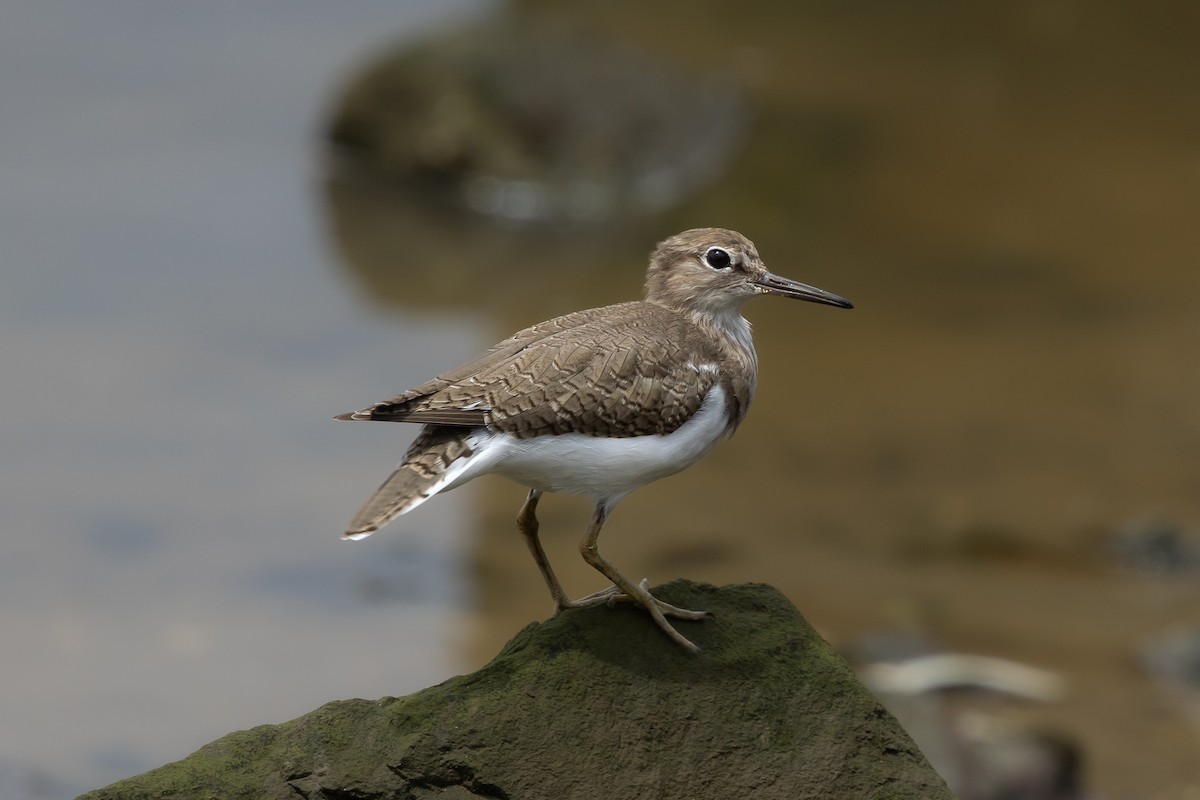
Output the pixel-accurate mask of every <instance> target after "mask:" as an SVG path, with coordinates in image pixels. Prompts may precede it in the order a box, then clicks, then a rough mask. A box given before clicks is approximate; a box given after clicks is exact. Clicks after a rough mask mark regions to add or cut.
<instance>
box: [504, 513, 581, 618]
mask: <svg viewBox="0 0 1200 800" xmlns="http://www.w3.org/2000/svg"><path fill="white" fill-rule="evenodd" d="M541 496H542V493H541V492H540V491H538V490H537V489H530V490H529V496H528V497H526V498H525V505H523V506H521V511H520V512H519V513H518V514H517V528H518V529H520V531H521V535H522V536H524V537H525V544H527V545H528V546H529V552H530V553H532V554H533V560H534V561H536V562H537V566H538V569H539V570H541V573H542V578H543V579H544V580H545V581H546V586H547V587H549V589H550V596H551V597H553V598H554V613H555V614H557V613H558V612H560V611H562V610H563V609H564V608H570V606H571V598H569V597H567V593H566V592H564V591H563V588H562V584H561V583H559V582H558V578H557V577H555V575H554V570H553V569H552V568H551V567H550V559H548V558H546V551H545V550H543V549H542V542H541V540H540V539H538V519H537V504H538V498H540V497H541Z"/></svg>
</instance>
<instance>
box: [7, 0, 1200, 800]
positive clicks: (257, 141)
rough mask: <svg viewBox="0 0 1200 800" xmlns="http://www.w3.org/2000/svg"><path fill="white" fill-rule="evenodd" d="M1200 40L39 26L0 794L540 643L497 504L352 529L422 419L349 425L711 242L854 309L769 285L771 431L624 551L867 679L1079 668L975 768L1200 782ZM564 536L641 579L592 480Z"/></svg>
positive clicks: (982, 18) (1174, 6)
mask: <svg viewBox="0 0 1200 800" xmlns="http://www.w3.org/2000/svg"><path fill="white" fill-rule="evenodd" d="M497 8H503V9H505V10H506V12H505V13H504V14H500V15H493V14H492V13H491V12H493V11H495V9H497ZM1197 33H1200V15H1198V14H1197V12H1196V11H1195V10H1194V7H1193V6H1192V5H1190V4H1187V3H1182V2H1180V3H1171V2H1163V3H1157V4H1153V5H1148V6H1140V7H1136V8H1135V7H1134V6H1132V5H1129V4H1122V3H1118V2H1102V3H1084V2H1077V1H1075V0H1051V2H1032V1H1030V2H1019V3H1010V4H1003V5H995V6H990V7H985V6H971V7H966V6H959V5H956V4H950V3H937V2H935V3H923V4H919V5H913V4H903V5H897V4H884V3H862V4H853V5H849V4H842V3H832V2H802V3H773V2H751V3H741V4H737V5H736V6H729V5H727V4H723V3H717V2H702V3H683V2H662V3H657V4H653V5H650V4H644V3H643V4H637V3H624V2H616V3H614V2H604V3H601V2H583V3H578V4H572V5H571V6H569V7H565V6H561V5H559V4H553V3H548V2H540V1H536V0H531V1H530V2H523V3H515V4H512V5H510V6H498V5H495V4H483V3H479V2H467V0H460V1H456V2H452V3H448V2H407V3H400V4H396V3H385V2H363V3H355V4H352V5H339V6H331V5H321V4H316V3H309V2H301V3H289V4H282V3H261V4H254V5H248V4H236V3H229V2H224V1H223V0H219V1H217V2H209V3H205V4H191V5H170V6H167V5H163V4H155V3H151V2H145V1H142V2H134V0H114V1H113V2H109V3H105V4H89V3H82V2H37V3H35V2H21V1H20V0H18V2H11V3H8V4H7V5H6V7H5V9H4V12H3V24H0V66H2V67H3V69H0V97H3V98H4V100H5V112H4V114H3V115H2V116H0V175H2V176H3V182H2V183H0V246H2V248H3V249H2V252H3V261H2V263H0V275H2V276H3V277H2V281H3V284H2V286H0V333H2V336H0V368H2V369H3V376H4V381H3V386H4V389H3V396H4V398H5V406H4V409H5V411H6V413H5V415H4V417H3V420H2V421H0V443H2V444H3V449H2V453H3V456H2V458H0V470H2V472H3V480H2V481H0V487H2V488H0V492H2V493H3V494H2V495H0V499H2V504H3V505H2V508H3V514H4V516H3V521H4V530H3V536H2V537H0V635H2V636H3V640H4V643H5V646H4V647H3V649H2V650H0V674H2V675H3V677H4V679H5V680H4V681H3V688H0V719H3V721H4V722H3V724H2V725H0V794H2V795H3V796H4V797H14V798H19V799H20V798H26V797H28V798H40V797H44V798H60V797H69V796H72V795H73V794H75V793H77V792H78V791H82V790H83V789H86V788H91V787H94V786H98V785H101V784H103V783H106V782H108V781H111V780H114V779H117V778H120V777H123V776H126V775H130V774H134V773H137V772H140V771H143V770H145V769H148V768H151V767H153V766H156V765H158V764H159V763H162V762H164V761H167V760H170V759H174V758H177V757H181V756H183V755H185V754H186V753H188V752H190V751H191V750H193V749H195V748H196V747H198V746H199V745H201V744H203V743H204V742H206V741H209V740H211V739H213V738H215V737H217V736H219V735H221V734H224V733H226V732H228V731H230V730H233V729H236V728H244V727H249V726H252V725H256V724H260V723H266V722H273V721H280V720H283V719H287V718H290V717H293V716H297V715H299V714H301V713H303V712H305V711H308V710H310V709H311V708H314V707H316V706H317V705H319V704H320V703H322V702H324V701H326V700H330V699H335V698H346V697H352V696H359V697H378V696H383V695H395V694H403V693H407V692H410V691H413V690H416V689H418V688H421V687H422V686H425V685H428V684H430V683H434V682H437V681H438V680H440V679H442V678H444V677H446V676H448V675H449V674H452V673H457V672H463V671H466V670H469V669H472V668H474V667H476V666H478V665H479V664H480V663H482V662H483V661H485V660H486V659H488V658H490V657H491V655H493V654H494V653H495V652H496V650H497V649H498V648H499V646H500V645H501V644H502V643H503V642H504V641H505V640H507V639H508V638H509V637H510V636H511V635H512V634H513V633H515V632H516V631H517V630H518V629H519V628H520V627H521V626H522V625H524V624H526V623H528V622H530V621H533V620H536V619H540V618H542V617H544V616H545V614H546V613H547V611H548V606H549V602H548V599H547V597H546V596H545V589H544V587H543V586H542V585H541V583H540V580H539V579H538V578H537V575H536V572H535V570H534V568H533V566H532V564H531V563H529V559H528V555H527V554H526V552H525V549H524V547H523V545H521V544H520V543H519V542H518V537H517V536H516V535H515V530H514V529H513V521H512V520H513V516H514V515H515V512H516V510H517V508H518V506H519V504H520V501H521V497H522V490H521V489H519V488H518V487H515V486H513V485H511V484H507V483H505V482H504V481H502V480H499V479H497V480H486V481H480V482H478V484H477V485H476V484H473V485H471V486H469V487H464V488H463V489H460V490H456V492H455V493H454V495H451V496H449V497H448V498H440V499H439V500H437V501H434V502H431V503H429V504H427V505H426V506H423V507H422V508H421V509H419V510H418V511H416V512H414V513H413V514H411V515H409V516H406V517H404V518H403V519H401V520H400V521H398V522H397V523H395V525H394V526H393V527H392V528H390V529H388V530H387V531H386V532H384V533H382V534H380V535H378V536H376V537H372V538H371V539H368V540H366V541H364V542H361V543H357V544H348V543H341V542H339V541H338V540H337V535H338V533H339V532H340V530H341V528H342V526H343V525H344V524H345V522H346V520H347V519H348V518H349V516H350V515H351V514H352V513H353V512H354V510H355V509H356V508H357V507H358V504H359V503H360V502H361V501H362V500H364V499H365V497H366V496H367V494H368V493H369V492H370V491H371V489H372V488H374V486H375V485H376V484H377V483H378V482H379V481H380V480H382V479H383V478H384V477H385V476H386V474H387V472H388V470H389V469H390V467H391V466H392V464H393V463H394V462H395V460H396V459H397V458H398V457H399V455H400V453H401V451H402V449H403V447H404V445H405V443H406V442H407V440H408V438H410V437H411V435H412V432H411V431H408V430H405V429H404V426H383V425H378V426H373V425H365V424H363V425H353V426H351V425H342V424H337V423H334V422H332V421H331V420H330V419H329V418H330V417H331V416H332V415H333V414H335V413H338V412H340V411H345V410H349V409H352V408H357V407H360V406H362V405H365V404H367V403H370V402H373V401H376V400H379V399H382V398H384V397H387V396H389V395H390V394H393V393H395V392H396V391H399V390H401V389H403V388H406V387H408V386H410V385H413V384H415V383H418V382H420V381H421V380H424V379H425V378H428V377H429V376H431V375H432V374H433V373H435V372H436V371H438V370H439V369H441V368H444V367H448V366H450V365H453V364H456V363H459V362H461V361H462V360H464V359H466V358H468V357H470V356H471V355H473V354H474V353H475V352H476V351H478V350H479V349H481V348H483V347H485V346H487V345H489V344H490V343H492V342H493V341H494V340H496V339H499V338H501V337H503V336H505V335H507V334H508V333H510V332H511V331H512V330H514V329H516V328H518V327H521V326H524V325H527V324H529V323H530V322H533V321H536V320H539V319H543V318H546V317H549V316H552V315H555V314H559V313H564V312H567V311H570V310H573V309H576V308H581V307H585V306H591V305H601V304H604V303H609V302H617V301H620V300H624V299H629V298H630V297H635V296H637V294H638V293H639V291H640V285H641V278H642V266H643V264H644V259H645V255H646V253H647V252H648V251H649V249H650V248H651V247H652V245H653V243H654V242H655V241H657V240H658V239H660V238H663V237H664V236H666V235H669V234H670V233H673V232H675V231H678V230H681V229H684V228H688V227H695V226H701V225H721V226H727V227H733V228H737V229H739V230H741V231H742V232H744V233H746V234H747V235H749V236H750V237H751V238H753V239H754V240H755V241H756V242H757V244H758V245H759V249H760V251H761V252H762V254H763V256H764V258H765V259H766V261H767V263H768V265H769V266H770V267H771V268H772V269H773V270H774V271H776V272H778V273H780V274H783V275H787V276H789V277H793V278H796V279H799V280H803V281H806V282H811V283H813V284H816V285H818V286H822V287H824V288H827V289H829V290H832V291H835V292H838V293H840V294H843V295H845V296H847V297H850V298H851V299H853V300H854V301H855V303H856V305H857V308H856V309H855V310H854V311H853V312H848V313H827V312H828V310H827V309H820V308H816V307H813V306H803V307H801V306H799V305H798V304H789V303H784V302H769V301H765V300H764V301H761V303H756V304H751V305H750V306H749V307H748V308H747V315H748V316H749V317H750V318H751V320H752V321H753V322H754V323H755V336H756V342H757V344H758V349H759V355H760V361H761V377H760V389H759V394H758V397H757V398H756V401H755V402H756V405H755V408H754V410H753V411H752V413H751V414H750V416H749V418H748V420H747V422H746V423H745V425H744V426H743V427H742V429H741V430H740V431H739V433H738V436H737V437H736V438H735V439H733V440H732V441H731V442H729V443H728V444H725V445H722V446H721V447H720V448H719V449H718V450H717V451H716V452H714V453H713V454H712V455H711V456H710V457H709V458H708V459H706V460H705V461H703V462H702V463H701V464H700V465H698V466H697V467H696V468H694V469H692V470H689V471H688V472H687V473H685V474H683V475H680V476H678V477H675V478H672V479H670V480H667V481H664V482H662V483H661V484H656V485H655V486H654V487H650V488H647V489H645V490H643V491H641V492H639V493H636V494H635V495H634V496H632V497H630V498H629V499H628V500H627V501H626V502H625V503H623V504H622V506H621V508H620V510H619V511H618V512H617V513H616V514H615V515H614V517H613V519H612V520H611V521H610V523H609V525H608V526H607V527H606V529H605V535H604V538H603V539H602V541H601V546H602V547H603V548H604V549H605V552H606V554H607V555H608V557H609V558H610V559H612V560H613V561H615V562H616V563H619V564H621V565H622V567H623V568H624V569H625V570H626V571H627V573H628V574H631V575H636V576H637V577H639V578H640V577H641V576H642V575H646V576H648V577H650V579H651V581H652V582H655V583H657V582H660V581H666V580H669V579H671V578H674V577H677V576H680V575H684V576H687V577H690V578H695V579H700V580H707V581H711V582H714V583H726V582H733V581H765V582H769V583H772V584H775V585H776V586H778V587H780V588H781V589H782V590H783V591H784V592H785V593H786V594H787V595H788V596H789V597H790V598H791V599H792V600H793V601H794V602H795V603H796V604H797V606H798V607H799V608H800V609H801V611H802V612H803V613H804V614H805V615H806V616H807V617H808V618H809V619H810V620H811V621H812V622H813V623H814V624H816V625H817V626H818V628H819V629H820V630H821V631H822V632H823V633H824V634H825V635H826V636H827V637H828V638H829V639H830V640H831V641H832V642H833V643H834V644H835V645H837V646H839V647H842V648H843V649H844V650H845V651H846V652H847V653H855V652H857V653H860V654H861V653H864V652H868V651H869V652H870V653H872V656H871V657H872V658H884V659H886V658H887V657H888V656H887V655H886V653H885V655H883V656H880V655H879V654H880V650H881V648H880V646H879V642H881V641H887V642H893V643H894V642H902V643H904V644H900V645H895V646H892V645H889V646H888V647H884V648H882V649H883V650H884V651H886V652H890V653H891V654H892V655H893V656H894V655H895V654H896V653H897V652H898V651H901V650H904V649H905V648H906V647H907V648H910V649H911V648H912V647H913V642H918V641H919V642H920V643H921V644H920V647H919V648H917V649H924V648H941V649H944V650H948V651H951V652H960V653H972V654H979V655H986V656H991V657H995V658H1000V659H1011V660H1012V661H1015V662H1018V663H1021V664H1025V665H1029V666H1034V667H1038V668H1041V669H1044V670H1047V671H1049V672H1050V673H1052V674H1053V675H1054V676H1056V679H1057V680H1058V681H1059V683H1056V684H1055V686H1061V687H1062V691H1061V692H1056V693H1054V697H1049V696H1046V697H1043V698H1041V699H1037V700H1029V699H1027V700H1024V701H1009V700H1005V701H1003V702H991V701H989V702H987V703H984V704H983V705H971V704H967V705H968V706H969V707H967V708H965V709H959V708H957V707H956V708H955V709H954V711H953V713H951V711H949V710H946V709H943V708H941V707H940V706H939V707H938V709H937V714H935V715H932V716H934V717H936V719H935V722H934V723H933V724H936V725H941V726H942V727H943V728H944V730H942V731H941V732H940V734H939V736H938V737H936V738H931V739H929V740H927V741H926V742H925V743H923V744H924V746H926V748H927V750H931V749H933V748H934V747H935V745H936V743H937V742H941V743H943V744H944V743H947V742H948V743H949V744H946V747H945V749H946V750H947V751H948V754H947V752H939V753H938V756H939V758H944V759H947V760H946V761H945V762H942V763H939V766H940V767H941V768H943V770H944V771H956V776H957V775H958V773H962V774H963V775H966V774H967V773H970V772H971V771H972V769H973V770H974V771H975V772H976V773H979V772H981V771H982V768H980V767H978V766H977V765H975V764H973V763H971V764H967V766H964V764H965V763H966V762H965V761H964V760H963V759H962V758H959V756H961V752H959V751H962V752H965V751H967V750H968V749H969V748H970V747H972V746H973V745H974V744H976V743H978V742H979V741H983V740H989V737H991V740H995V739H997V737H999V738H1003V735H1005V732H1006V731H1014V730H1015V731H1018V732H1021V733H1023V734H1027V735H1028V736H1029V737H1033V738H1037V737H1041V739H1039V741H1042V740H1044V741H1051V742H1054V743H1055V745H1054V747H1055V748H1058V747H1059V745H1060V744H1061V745H1062V748H1061V749H1062V751H1063V752H1068V753H1070V754H1072V756H1071V758H1075V757H1076V756H1078V758H1077V759H1076V761H1077V763H1076V761H1071V764H1070V767H1071V769H1072V770H1073V778H1072V780H1073V781H1075V782H1077V783H1080V784H1082V785H1086V786H1088V787H1091V789H1092V790H1093V791H1096V792H1098V793H1100V794H1102V795H1103V796H1105V797H1112V798H1141V797H1151V798H1183V797H1188V796H1192V795H1189V794H1188V792H1192V793H1193V794H1194V792H1196V791H1197V786H1200V767H1197V764H1200V701H1198V700H1197V688H1196V683H1197V679H1196V675H1200V644H1197V642H1198V641H1200V583H1198V582H1197V576H1198V575H1200V534H1198V533H1197V531H1198V530H1200V478H1198V476H1200V472H1198V469H1197V467H1198V465H1200V403H1198V402H1197V398H1198V397H1200V370H1197V369H1196V366H1195V362H1196V356H1195V354H1196V353H1197V352H1198V351H1200V314H1198V313H1197V308H1200V270H1198V269H1197V258H1198V256H1197V254H1198V253H1200V226H1197V225H1196V224H1195V221H1196V219H1198V218H1200V83H1197V81H1196V80H1195V77H1194V76H1195V75H1196V74H1200V51H1197V50H1196V48H1195V46H1194V42H1195V36H1196V34H1197ZM760 305H761V307H760ZM542 508H543V513H542V530H543V534H544V537H545V539H546V543H547V548H548V549H549V551H550V556H551V558H552V560H554V561H555V565H556V568H557V570H558V572H559V574H560V577H562V579H563V580H564V583H566V584H567V585H568V586H569V587H570V590H572V591H574V592H577V593H579V594H583V593H586V592H588V591H592V590H594V589H597V588H600V582H599V580H598V576H595V575H594V574H592V573H591V572H590V570H589V569H588V568H587V567H586V565H584V564H582V562H581V561H580V560H579V559H578V557H577V555H576V552H575V539H576V537H577V535H578V533H579V532H580V531H581V530H582V527H583V524H584V522H585V520H586V517H587V505H586V503H585V502H583V501H580V500H578V499H572V498H547V500H546V501H544V504H543V507H542ZM866 645H870V646H866ZM889 648H890V649H889ZM926 716H927V717H928V716H930V715H928V714H927V715H926ZM998 732H999V733H998ZM972 752H975V751H974V750H973V751H972ZM956 758H957V759H958V760H957V761H955V759H956ZM1067 760H1068V761H1070V759H1067ZM964 780H965V779H964ZM1072 785H1074V784H1072ZM956 788H958V789H959V791H960V793H961V794H962V796H964V797H967V796H968V794H967V791H968V790H967V789H965V788H961V787H956ZM983 791H984V790H979V791H978V792H977V793H975V794H973V795H971V796H974V797H984V796H986V795H985V794H983ZM1063 791H1064V793H1063V794H1061V795H1056V796H1063V797H1066V796H1078V795H1067V794H1066V793H1065V792H1066V790H1065V789H1064V790H1063ZM1006 796H1024V797H1033V796H1034V795H1033V794H1032V793H1026V794H1024V795H1006Z"/></svg>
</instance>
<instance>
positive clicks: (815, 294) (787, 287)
mask: <svg viewBox="0 0 1200 800" xmlns="http://www.w3.org/2000/svg"><path fill="white" fill-rule="evenodd" d="M754 284H755V285H756V286H759V287H762V288H763V289H765V290H766V291H767V292H769V293H770V294H777V295H779V296H780V297H793V298H795V299H797V300H807V301H808V302H810V303H822V304H824V305H827V306H837V307H838V308H854V304H853V303H851V302H850V301H849V300H847V299H846V298H844V297H841V296H839V295H836V294H834V293H833V292H827V291H825V290H824V289H818V288H817V287H815V286H809V285H808V284H807V283H800V282H799V281H793V280H791V279H789V278H781V277H780V276H778V275H774V274H772V273H770V272H768V273H767V274H766V275H764V276H762V277H761V278H759V279H758V280H756V281H755V282H754Z"/></svg>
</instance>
